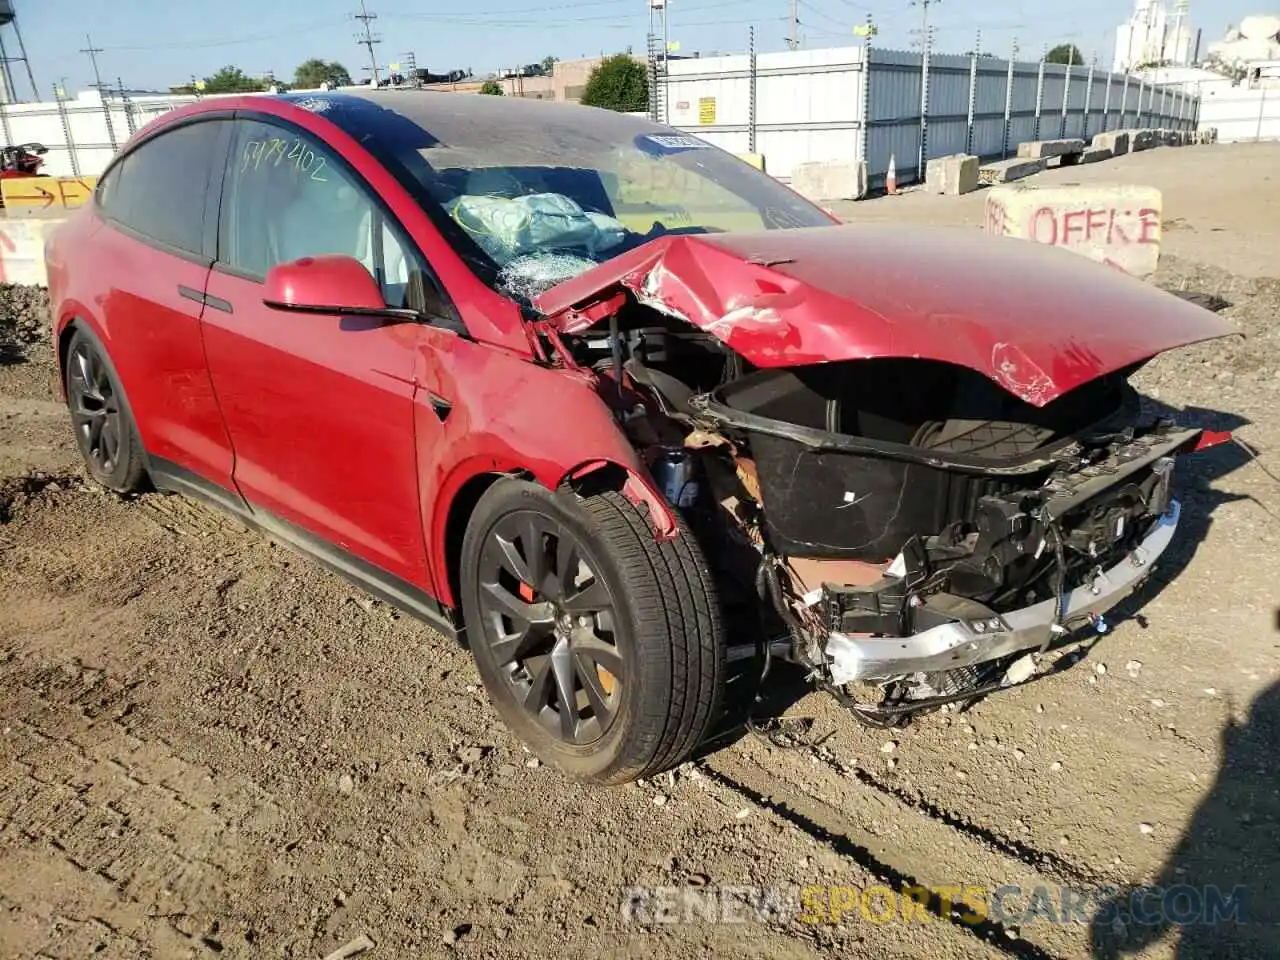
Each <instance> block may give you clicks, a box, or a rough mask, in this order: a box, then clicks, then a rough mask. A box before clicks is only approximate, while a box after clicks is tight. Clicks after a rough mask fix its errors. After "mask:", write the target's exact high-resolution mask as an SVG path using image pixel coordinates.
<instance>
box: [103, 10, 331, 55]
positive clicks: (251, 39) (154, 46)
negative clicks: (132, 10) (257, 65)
mask: <svg viewBox="0 0 1280 960" xmlns="http://www.w3.org/2000/svg"><path fill="white" fill-rule="evenodd" d="M347 22H348V20H347V18H346V17H343V18H342V19H341V20H335V19H329V20H309V21H307V22H306V23H299V24H297V25H296V26H293V27H287V28H285V27H282V28H281V29H280V30H274V31H272V32H271V33H258V34H252V35H249V36H240V37H224V38H223V39H221V40H190V41H185V42H184V41H172V40H170V41H166V42H164V43H148V44H139V45H129V46H108V47H105V48H99V51H100V52H104V53H105V52H111V51H121V52H126V51H127V52H138V51H146V50H174V49H180V50H203V49H209V48H212V47H235V46H240V45H241V44H246V43H260V42H261V41H263V40H279V39H280V38H281V37H295V36H297V35H299V34H301V33H313V32H315V31H318V30H324V29H328V28H330V27H334V26H340V25H342V24H344V23H347Z"/></svg>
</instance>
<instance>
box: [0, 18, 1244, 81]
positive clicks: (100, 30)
mask: <svg viewBox="0 0 1280 960" xmlns="http://www.w3.org/2000/svg"><path fill="white" fill-rule="evenodd" d="M366 2H367V3H368V9H369V11H370V12H373V13H376V14H377V15H378V19H377V20H376V21H375V22H374V27H375V32H376V34H377V35H380V36H381V38H382V42H381V43H380V44H379V45H378V46H377V47H376V52H377V55H378V60H379V64H380V65H385V64H386V63H388V62H390V61H393V60H396V59H399V58H400V56H401V55H402V54H404V53H405V52H407V51H410V50H412V51H414V53H415V54H416V55H417V62H418V65H419V66H420V67H421V66H426V67H430V68H431V69H432V70H435V71H439V72H443V71H445V70H449V69H453V68H457V67H463V68H465V67H470V68H472V69H473V70H475V72H476V73H477V74H480V73H486V72H489V71H491V70H493V69H495V68H497V67H500V66H504V65H515V64H519V63H530V62H533V61H536V60H540V59H542V58H543V57H544V56H547V55H548V54H551V55H554V56H558V57H561V58H566V59H568V58H572V57H579V56H594V55H596V54H599V53H601V52H614V51H617V50H621V49H625V48H626V47H627V46H628V45H631V46H633V47H634V48H635V49H636V50H642V49H643V48H644V44H645V32H646V29H647V25H648V12H647V2H646V0H545V2H542V3H538V2H536V0H431V2H430V3H424V2H415V0H366ZM788 3H789V0H670V24H671V26H670V31H671V37H672V39H673V40H676V39H678V40H679V41H680V44H681V52H683V53H689V52H692V51H695V50H701V51H704V52H706V51H719V52H735V51H740V50H745V49H746V46H747V24H749V23H753V24H755V26H756V33H757V38H758V40H757V44H758V47H759V48H760V49H761V50H780V49H783V48H784V45H785V40H786V32H787V22H786V17H787V10H788ZM799 3H800V20H801V37H802V39H803V42H804V45H805V46H807V47H827V46H841V45H844V44H847V43H851V42H854V38H853V36H852V28H853V25H854V24H855V23H862V22H864V21H865V19H866V16H867V14H868V13H871V14H872V16H873V18H874V20H875V22H876V24H877V26H878V27H879V29H880V36H879V38H878V42H879V43H880V44H881V45H882V46H886V47H892V48H896V49H906V48H908V46H909V45H910V44H911V43H912V42H913V41H914V39H915V38H914V37H913V36H912V33H911V31H913V30H915V29H917V28H918V27H919V25H920V13H921V10H920V7H919V6H913V5H910V3H909V0H870V3H865V2H860V0H799ZM1268 5H1269V3H1268V0H1192V5H1191V19H1192V22H1193V24H1194V25H1195V26H1196V27H1201V28H1203V29H1204V42H1205V43H1208V42H1209V41H1210V40H1216V39H1219V38H1220V37H1221V36H1222V34H1223V32H1224V30H1225V28H1226V25H1227V24H1228V23H1236V22H1239V20H1240V18H1241V17H1243V16H1245V15H1246V14H1248V13H1253V12H1259V10H1265V9H1266V8H1267V7H1268ZM15 6H16V7H17V9H18V17H19V23H20V25H21V27H22V31H23V38H24V39H25V41H26V44H27V52H28V54H29V56H30V58H31V62H32V66H33V68H34V70H35V75H36V82H37V84H38V85H39V87H40V93H41V99H46V100H47V99H49V98H50V95H51V90H52V86H53V84H54V82H55V81H58V80H60V79H61V78H63V77H65V78H66V83H67V86H68V87H69V88H73V89H79V88H81V87H83V86H84V85H86V84H87V83H90V82H92V79H93V75H92V72H91V69H90V66H89V59H88V57H87V56H85V55H84V54H82V53H80V52H79V51H80V50H81V49H82V48H84V47H86V46H88V43H87V42H86V40H85V37H84V30H85V28H86V27H87V28H88V29H89V30H91V31H92V35H93V44H94V46H97V47H102V48H104V50H103V52H102V53H101V54H99V55H98V56H99V65H100V67H101V69H102V74H103V79H104V80H108V81H110V82H112V83H114V81H115V79H116V78H117V77H121V78H123V80H124V82H125V85H126V86H131V87H135V88H136V87H148V88H158V89H164V88H167V87H168V86H170V85H172V84H177V83H182V82H184V81H186V80H187V79H189V78H190V77H191V76H192V75H193V74H194V75H196V76H206V75H208V74H209V73H212V72H213V71H214V70H216V69H218V68H219V67H221V66H222V65H224V64H235V65H237V66H239V67H241V68H242V69H244V70H245V71H246V72H248V73H251V74H255V75H261V74H263V73H265V72H266V71H268V70H273V71H275V74H276V75H277V76H279V77H288V76H291V75H292V73H293V69H294V67H296V66H297V64H298V63H300V62H301V61H302V60H305V59H306V58H308V57H312V56H319V57H323V58H325V59H336V60H339V61H340V62H342V63H343V64H345V65H346V66H347V68H348V69H349V70H351V72H352V75H353V76H356V77H359V76H362V75H363V74H362V73H361V72H360V68H361V67H362V66H363V65H364V64H366V63H367V62H368V61H367V56H366V54H365V51H364V48H363V47H359V46H357V45H356V41H355V35H356V32H357V28H358V26H359V24H358V23H357V22H356V21H354V20H353V19H352V17H351V14H352V13H353V12H354V11H356V10H357V9H358V7H359V0H311V2H309V3H307V4H305V5H303V4H295V5H292V6H291V5H289V4H287V3H269V2H264V0H215V2H209V3H199V4H197V3H193V2H191V0H123V2H120V3H117V4H111V5H106V4H103V3H102V2H101V0H62V2H59V3H47V2H43V0H41V2H36V0H16V2H15ZM1131 9H1132V0H1066V2H1061V3H1046V2H1045V0H938V2H936V3H934V5H933V6H932V7H931V8H930V20H931V22H932V23H934V24H936V26H937V28H938V49H939V50H940V51H943V52H954V53H963V52H965V51H967V50H969V49H971V48H972V47H973V43H974V35H975V31H976V30H978V29H979V28H981V29H982V34H983V49H988V50H991V51H992V52H994V53H997V54H999V55H1004V54H1007V52H1008V50H1009V48H1010V45H1011V44H1012V42H1013V40H1014V38H1015V37H1017V38H1018V41H1019V45H1020V47H1021V49H1022V51H1023V55H1024V56H1027V58H1028V59H1035V58H1036V57H1037V56H1038V54H1039V52H1040V50H1041V48H1042V45H1043V44H1044V43H1051V44H1052V43H1057V42H1061V41H1066V40H1070V41H1072V42H1074V43H1076V44H1077V45H1078V46H1079V47H1080V48H1081V50H1083V51H1084V53H1085V55H1086V57H1088V56H1089V55H1090V53H1092V52H1096V53H1097V54H1098V58H1099V62H1100V63H1103V64H1106V65H1108V66H1109V64H1110V60H1111V48H1112V43H1113V39H1114V35H1115V26H1116V24H1118V23H1119V22H1120V21H1121V20H1123V19H1124V18H1126V17H1127V16H1128V14H1129V12H1130V10H1131ZM108 10H109V11H110V14H109V16H104V13H105V11H108ZM1037 10H1039V11H1040V12H1039V13H1036V12H1035V11H1037ZM19 94H20V95H21V96H23V97H26V96H29V92H28V90H27V89H26V84H25V83H22V84H19Z"/></svg>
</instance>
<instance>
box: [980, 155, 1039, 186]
mask: <svg viewBox="0 0 1280 960" xmlns="http://www.w3.org/2000/svg"><path fill="white" fill-rule="evenodd" d="M1045 162H1046V161H1045V160H1044V159H1042V158H1037V159H1034V160H1028V159H1026V158H1019V157H1011V158H1010V159H1008V160H995V161H992V162H991V163H984V164H982V166H980V167H979V168H978V182H979V183H1009V182H1010V181H1013V180H1021V179H1022V178H1023V177H1029V176H1031V175H1032V174H1034V173H1039V172H1040V171H1041V170H1043V169H1044V168H1045Z"/></svg>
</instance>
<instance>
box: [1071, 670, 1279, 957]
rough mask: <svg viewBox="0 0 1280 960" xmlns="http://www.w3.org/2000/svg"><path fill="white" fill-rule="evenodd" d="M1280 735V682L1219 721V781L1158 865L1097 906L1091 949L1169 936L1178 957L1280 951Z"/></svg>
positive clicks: (1112, 952) (1126, 947)
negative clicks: (1242, 716) (1239, 717)
mask: <svg viewBox="0 0 1280 960" xmlns="http://www.w3.org/2000/svg"><path fill="white" fill-rule="evenodd" d="M1277 743H1280V684H1277V685H1273V686H1271V687H1269V688H1268V689H1267V690H1265V691H1264V692H1263V693H1262V694H1261V695H1259V697H1258V698H1257V699H1256V700H1255V701H1254V703H1253V706H1252V708H1251V709H1250V711H1249V715H1248V718H1247V720H1246V721H1245V722H1244V723H1238V722H1237V721H1236V720H1235V719H1234V717H1233V718H1232V719H1231V720H1230V721H1229V722H1228V723H1227V725H1226V726H1225V727H1224V728H1223V730H1222V734H1221V755H1222V765H1221V767H1220V768H1219V770H1218V775H1217V779H1216V780H1215V782H1214V784H1213V787H1212V788H1211V789H1210V790H1209V793H1208V795H1207V796H1206V797H1205V799H1204V800H1203V801H1202V802H1201V803H1200V805H1199V807H1198V808H1197V809H1196V811H1195V813H1194V815H1193V816H1192V817H1191V820H1190V822H1189V823H1188V825H1187V827H1186V830H1185V831H1184V833H1183V834H1182V836H1181V837H1180V838H1179V840H1178V843H1177V844H1176V846H1175V847H1174V849H1173V852H1172V853H1171V854H1170V856H1169V858H1168V860H1167V862H1165V864H1164V865H1163V866H1162V867H1161V868H1160V870H1159V871H1158V873H1157V874H1156V875H1155V876H1154V877H1153V878H1152V879H1151V881H1150V882H1149V883H1147V884H1141V885H1134V886H1133V887H1130V888H1126V889H1123V890H1119V891H1116V892H1115V893H1114V895H1112V896H1110V897H1107V898H1105V899H1103V901H1102V902H1101V903H1100V904H1097V905H1096V910H1095V912H1094V914H1093V917H1092V919H1091V922H1090V928H1089V939H1090V948H1091V952H1092V956H1093V957H1095V958H1097V960H1111V958H1119V957H1126V956H1132V955H1134V954H1137V953H1139V952H1141V951H1143V950H1144V949H1146V948H1147V947H1149V946H1151V945H1152V944H1154V943H1156V942H1157V941H1160V940H1164V939H1165V938H1172V939H1173V941H1174V949H1173V952H1172V954H1170V955H1171V956H1174V957H1177V958H1179V960H1209V958H1219V957H1275V956H1280V901H1277V900H1276V899H1275V898H1274V896H1272V895H1271V891H1272V890H1275V889H1280V790H1277V789H1276V780H1275V764H1276V746H1277ZM1273 884H1275V886H1273ZM1161 955H1162V956H1163V955H1164V954H1161Z"/></svg>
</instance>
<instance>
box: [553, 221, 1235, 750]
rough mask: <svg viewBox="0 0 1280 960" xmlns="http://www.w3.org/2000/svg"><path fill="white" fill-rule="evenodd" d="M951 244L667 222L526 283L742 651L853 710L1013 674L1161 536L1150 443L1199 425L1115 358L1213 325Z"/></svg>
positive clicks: (1087, 610)
mask: <svg viewBox="0 0 1280 960" xmlns="http://www.w3.org/2000/svg"><path fill="white" fill-rule="evenodd" d="M978 243H979V241H976V240H974V239H973V238H972V237H970V236H967V235H962V234H947V233H945V232H940V231H929V232H925V233H913V232H910V231H903V230H896V229H894V230H878V229H875V228H872V227H865V228H861V227H860V228H855V227H834V228H829V229H822V230H809V231H802V230H795V231H774V232H772V233H769V232H765V233H760V234H744V235H720V236H714V237H680V238H668V239H664V240H659V241H654V242H653V243H652V244H650V245H647V246H646V247H642V248H640V249H638V250H636V251H633V253H632V254H630V255H628V256H626V257H622V258H619V261H618V262H615V263H612V264H606V265H604V266H601V267H598V268H596V270H595V271H592V272H590V273H588V274H584V275H583V276H582V277H579V278H577V279H575V280H572V281H568V282H566V283H564V284H562V285H560V286H558V287H556V288H553V289H552V290H551V291H550V292H549V293H547V294H546V295H544V296H543V297H542V298H540V299H539V301H538V306H539V308H540V309H542V310H543V311H545V313H546V315H547V316H549V317H550V318H551V320H550V321H549V322H547V323H545V324H543V325H542V329H543V330H544V332H545V334H546V336H547V338H548V339H549V340H550V341H553V343H554V345H555V347H556V349H557V350H558V351H559V352H560V353H561V354H562V355H563V359H564V362H566V363H568V364H570V365H573V366H575V367H579V368H586V369H590V370H592V371H594V372H595V373H596V374H597V376H598V377H599V382H600V384H601V391H600V393H601V397H602V399H603V400H604V401H605V402H606V403H608V404H609V405H610V406H611V407H612V408H613V409H614V410H615V412H616V414H617V416H618V419H619V422H620V425H621V427H622V429H623V430H625V431H626V433H627V435H628V437H629V439H630V441H631V443H632V444H633V445H634V446H635V447H636V449H637V450H638V451H639V452H640V453H641V455H642V457H643V459H644V461H645V462H646V463H647V464H648V466H649V469H650V472H651V474H652V478H653V480H654V481H655V485H656V486H657V487H658V488H659V489H661V490H662V491H663V492H664V493H665V494H666V497H667V499H668V500H669V501H670V502H671V503H672V504H673V505H675V506H676V507H678V508H679V510H680V511H681V512H682V513H683V515H684V516H685V519H686V520H687V522H688V524H689V526H690V528H691V529H692V530H693V532H694V534H695V535H696V536H697V538H698V539H699V541H700V544H701V546H702V549H703V553H704V554H705V555H706V557H707V559H708V562H709V564H710V566H711V567H712V570H713V572H714V574H715V576H716V581H717V585H718V589H719V594H720V601H721V603H722V605H723V606H724V608H725V616H726V620H727V622H728V624H729V627H730V631H731V635H732V636H734V637H735V638H736V639H737V642H738V643H740V644H741V645H742V646H744V647H748V648H754V649H755V650H757V651H758V652H759V654H760V655H761V656H762V657H763V659H764V667H763V670H762V675H767V673H768V670H769V664H770V662H771V660H772V659H773V658H777V657H781V658H783V659H786V660H790V661H793V662H795V663H797V664H800V665H801V666H802V667H803V668H804V669H805V670H806V673H807V675H808V676H809V677H810V679H811V680H813V681H814V682H815V683H817V684H819V685H820V686H822V687H824V688H826V689H828V690H830V691H831V692H832V693H834V694H835V695H836V696H837V697H838V698H840V699H841V700H842V702H844V703H845V704H846V705H847V706H849V707H850V708H851V709H853V710H854V712H855V713H856V714H857V715H858V717H859V718H860V719H862V720H864V721H865V722H868V723H876V724H896V723H898V722H901V721H902V720H904V719H905V718H907V717H908V716H910V715H911V714H913V713H917V712H921V711H925V710H930V709H936V708H937V707H939V706H941V705H943V704H945V703H950V702H960V701H969V700H973V699H975V698H978V697H980V696H983V695H984V694H986V693H988V692H990V691H993V690H998V689H1001V688H1003V687H1008V686H1013V685H1016V684H1020V683H1023V682H1027V681H1029V680H1031V679H1033V678H1034V677H1036V676H1039V675H1041V674H1043V673H1044V672H1046V671H1047V670H1049V669H1051V663H1052V660H1053V651H1054V650H1055V649H1059V650H1060V649H1061V648H1063V647H1064V646H1065V645H1066V642H1067V641H1069V640H1072V639H1083V638H1087V637H1089V636H1094V637H1096V636H1097V635H1098V634H1100V633H1103V632H1105V631H1106V630H1107V629H1108V623H1107V615H1108V614H1109V613H1111V612H1112V611H1114V609H1115V608H1116V606H1117V605H1118V604H1119V603H1121V601H1122V600H1123V599H1124V598H1125V597H1127V596H1128V595H1129V594H1131V593H1132V592H1133V591H1134V589H1135V588H1136V587H1137V586H1138V585H1139V584H1140V583H1141V582H1142V581H1143V580H1144V579H1145V578H1146V577H1147V576H1149V574H1150V572H1151V570H1152V568H1153V566H1154V565H1155V563H1156V562H1157V561H1158V560H1159V558H1160V556H1161V555H1162V554H1163V553H1164V551H1165V550H1166V549H1167V548H1168V546H1169V544H1170V542H1171V540H1172V538H1173V536H1174V533H1175V530H1176V528H1177V524H1178V518H1179V507H1178V504H1177V502H1176V501H1175V500H1174V499H1173V497H1172V494H1171V489H1172V487H1171V481H1172V474H1173V469H1174V464H1175V462H1176V460H1177V458H1178V457H1179V456H1181V455H1183V454H1186V453H1189V452H1192V451H1194V450H1197V449H1200V448H1202V447H1203V446H1206V445H1209V443H1211V442H1213V441H1214V440H1220V439H1223V438H1220V437H1219V438H1212V437H1206V435H1204V434H1203V432H1202V431H1200V430H1195V429H1185V428H1182V427H1179V426H1178V425H1177V424H1175V423H1173V422H1169V421H1166V420H1160V419H1156V418H1153V417H1148V416H1144V414H1143V412H1142V405H1141V403H1140V400H1139V397H1138V396H1137V394H1136V392H1135V391H1134V390H1133V388H1132V387H1131V386H1130V384H1129V381H1128V378H1129V377H1130V376H1131V375H1132V374H1133V373H1134V372H1135V371H1136V370H1137V369H1139V368H1140V367H1141V366H1142V365H1143V364H1144V363H1146V362H1147V361H1148V360H1149V359H1151V358H1152V357H1154V356H1157V355H1159V354H1160V353H1163V352H1165V351H1167V350H1171V349H1175V348H1177V347H1180V346H1185V345H1187V344H1190V343H1195V342H1200V341H1203V340H1207V339H1213V338H1216V337H1221V336H1226V335H1229V334H1230V333H1232V332H1233V331H1232V328H1231V327H1230V325H1228V324H1226V323H1224V322H1223V321H1221V320H1220V319H1219V318H1217V317H1215V316H1214V315H1213V314H1211V313H1209V312H1208V311H1206V310H1203V309H1201V308H1199V307H1196V306H1193V305H1191V304H1188V303H1186V302H1184V301H1182V300H1179V299H1178V298H1175V297H1172V296H1170V295H1168V294H1166V293H1163V292H1161V291H1158V290H1155V289H1153V288H1151V287H1149V286H1148V285H1146V284H1143V283H1141V282H1139V281H1136V280H1133V279H1132V278H1127V277H1120V276H1117V275H1115V274H1114V272H1113V271H1108V270H1105V269H1103V268H1099V267H1097V266H1096V265H1094V264H1088V263H1085V262H1084V261H1082V260H1081V258H1077V257H1070V256H1060V255H1055V254H1054V252H1053V251H1046V250H1045V249H1044V248H1040V247H1039V246H1038V245H1036V244H1025V243H1014V242H1011V243H1008V244H987V245H986V246H985V248H984V249H983V250H981V251H975V250H974V249H973V248H974V246H975V245H977V244H978ZM979 253H980V254H981V255H978V254H979ZM850 264H858V265H859V269H858V270H857V271H851V269H850V267H849V265H850ZM1011 278H1012V279H1011ZM957 299H962V300H963V307H959V306H957V303H956V301H957ZM606 322H607V329H606V326H605V325H606Z"/></svg>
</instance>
